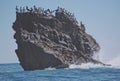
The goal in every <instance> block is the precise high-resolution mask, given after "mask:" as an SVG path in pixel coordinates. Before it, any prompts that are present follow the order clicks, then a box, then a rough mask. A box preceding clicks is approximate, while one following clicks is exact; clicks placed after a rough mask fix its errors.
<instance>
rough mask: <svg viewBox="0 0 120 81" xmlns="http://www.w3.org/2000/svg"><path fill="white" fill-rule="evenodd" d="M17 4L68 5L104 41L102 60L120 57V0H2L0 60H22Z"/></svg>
mask: <svg viewBox="0 0 120 81" xmlns="http://www.w3.org/2000/svg"><path fill="white" fill-rule="evenodd" d="M16 5H17V6H29V7H32V6H33V5H36V6H38V7H43V8H45V9H47V8H50V9H56V8H57V7H58V6H60V7H63V8H66V9H67V10H69V11H70V12H72V13H74V14H75V16H76V18H77V20H78V21H83V23H84V24H85V26H86V31H87V33H89V34H91V35H92V36H93V37H94V38H95V39H96V41H97V42H98V43H99V44H100V46H101V51H100V53H99V55H100V58H101V60H103V61H108V60H110V59H113V58H115V57H118V56H120V32H119V31H120V0H0V10H1V11H0V63H12V62H14V63H15V62H19V61H18V59H17V56H16V54H15V49H16V48H17V45H16V43H15V40H14V38H13V35H14V33H15V32H14V31H13V29H12V25H13V22H14V21H15V19H16V13H15V7H16Z"/></svg>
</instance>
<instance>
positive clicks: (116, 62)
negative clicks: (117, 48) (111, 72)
mask: <svg viewBox="0 0 120 81" xmlns="http://www.w3.org/2000/svg"><path fill="white" fill-rule="evenodd" d="M107 63H108V64H111V65H112V66H111V67H112V68H120V55H119V56H117V57H115V58H114V59H112V60H110V61H108V62H107Z"/></svg>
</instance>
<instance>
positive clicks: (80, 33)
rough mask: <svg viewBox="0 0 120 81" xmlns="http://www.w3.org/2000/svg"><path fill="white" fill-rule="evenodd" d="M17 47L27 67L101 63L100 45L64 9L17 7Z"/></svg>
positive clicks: (56, 66)
mask: <svg viewBox="0 0 120 81" xmlns="http://www.w3.org/2000/svg"><path fill="white" fill-rule="evenodd" d="M13 29H14V30H15V35H14V38H15V39H16V43H17V46H18V48H17V49H16V50H15V52H16V54H17V56H18V58H19V61H20V65H21V66H22V67H23V68H24V70H36V69H45V68H48V67H54V68H66V67H68V66H69V65H70V64H82V63H88V62H91V63H100V64H102V63H101V62H99V61H98V60H96V59H94V58H93V57H94V55H95V54H96V52H98V51H99V50H100V46H99V44H98V43H97V42H96V40H95V39H94V38H93V37H92V36H91V35H89V34H87V33H86V32H85V27H84V24H82V23H81V25H80V26H79V25H78V22H77V20H76V18H75V17H74V14H72V13H70V12H68V11H67V10H65V9H64V8H60V7H58V8H57V9H56V10H53V11H52V10H50V9H47V10H45V9H43V8H40V7H39V8H37V7H35V6H34V7H33V8H28V7H26V8H24V7H23V8H22V7H20V9H18V8H16V21H15V22H14V24H13Z"/></svg>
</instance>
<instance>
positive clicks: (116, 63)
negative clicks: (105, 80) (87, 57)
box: [69, 56, 120, 69]
mask: <svg viewBox="0 0 120 81" xmlns="http://www.w3.org/2000/svg"><path fill="white" fill-rule="evenodd" d="M106 64H110V65H111V66H104V65H101V64H93V63H83V64H81V65H75V64H71V65H69V68H70V69H74V68H80V69H90V68H116V69H120V56H117V57H116V58H114V59H112V60H110V61H109V62H106Z"/></svg>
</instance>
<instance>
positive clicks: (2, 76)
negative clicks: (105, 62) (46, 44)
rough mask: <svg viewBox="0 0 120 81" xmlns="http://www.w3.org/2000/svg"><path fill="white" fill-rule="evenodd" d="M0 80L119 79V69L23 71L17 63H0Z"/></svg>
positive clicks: (84, 80)
mask: <svg viewBox="0 0 120 81" xmlns="http://www.w3.org/2000/svg"><path fill="white" fill-rule="evenodd" d="M0 81H120V69H118V68H117V69H116V68H105V67H101V68H87V69H83V68H82V69H80V68H76V69H75V68H73V69H46V70H35V71H24V70H23V69H22V68H21V66H20V65H19V64H0Z"/></svg>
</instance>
